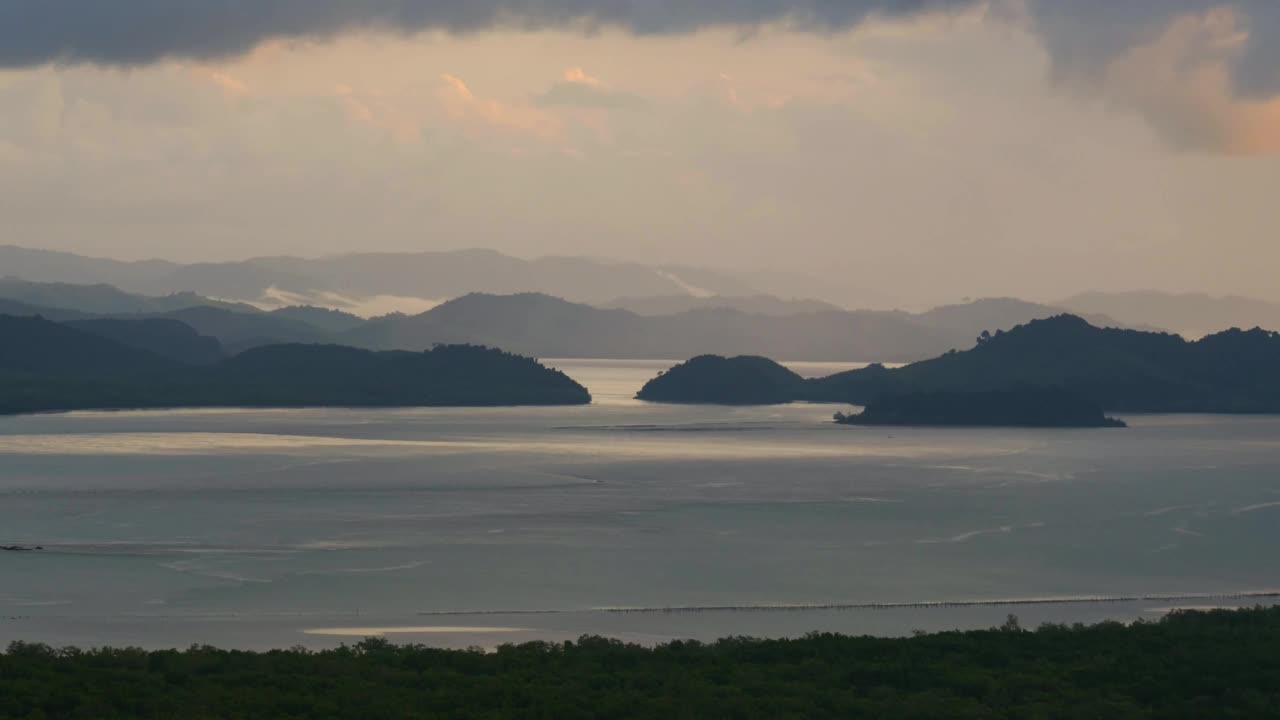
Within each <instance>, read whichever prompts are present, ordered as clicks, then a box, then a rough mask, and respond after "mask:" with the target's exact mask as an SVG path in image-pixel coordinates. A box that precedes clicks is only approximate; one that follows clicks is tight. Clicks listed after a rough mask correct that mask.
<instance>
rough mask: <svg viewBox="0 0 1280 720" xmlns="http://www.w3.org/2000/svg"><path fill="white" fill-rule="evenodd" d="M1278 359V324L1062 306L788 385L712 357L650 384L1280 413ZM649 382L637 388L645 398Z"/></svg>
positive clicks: (733, 395) (693, 392)
mask: <svg viewBox="0 0 1280 720" xmlns="http://www.w3.org/2000/svg"><path fill="white" fill-rule="evenodd" d="M757 360H762V359H757ZM765 362H767V361H765ZM1277 367H1280V333H1275V332H1270V331H1266V330H1261V329H1257V328H1255V329H1253V330H1238V329H1232V330H1226V331H1224V332H1220V333H1217V334H1215V335H1209V336H1207V337H1204V338H1201V339H1200V340H1197V341H1194V342H1192V341H1188V340H1185V339H1183V338H1182V337H1180V336H1177V335H1170V334H1166V333H1158V332H1141V331H1137V330H1117V329H1114V328H1099V327H1094V326H1093V325H1090V324H1089V323H1088V322H1086V321H1085V320H1083V319H1081V318H1078V317H1075V316H1072V315H1060V316H1057V317H1053V318H1048V319H1045V320H1033V321H1032V322H1029V323H1027V324H1025V325H1020V326H1018V327H1016V328H1014V329H1012V330H1010V331H1008V332H997V333H995V334H994V335H992V334H989V333H983V335H982V337H980V338H979V341H978V344H977V345H976V346H975V347H974V348H972V349H970V350H965V351H952V352H948V353H946V354H944V355H941V356H939V357H936V358H934V359H932V360H924V361H922V362H917V363H912V364H910V365H907V366H905V367H901V368H888V367H885V366H883V365H872V366H869V367H867V368H863V369H861V370H852V371H849V372H844V373H839V374H837V375H832V376H830V377H825V378H817V379H812V380H804V381H800V382H796V383H793V384H790V385H787V386H785V388H789V394H788V393H785V392H770V393H767V394H762V393H761V392H760V391H759V390H758V389H757V388H756V387H755V382H756V381H755V380H754V379H752V378H751V377H748V376H737V378H736V380H735V379H734V377H732V376H731V377H729V379H728V380H726V378H725V377H724V376H723V374H722V373H721V372H720V371H719V370H718V369H717V367H716V365H715V364H714V363H711V362H703V363H699V364H696V365H695V364H692V363H687V364H685V365H682V366H677V367H676V368H672V369H671V370H670V371H669V372H668V373H667V374H666V375H664V376H663V377H662V378H658V379H655V380H654V381H653V382H652V383H651V385H654V386H656V385H657V383H658V382H659V380H662V381H663V383H664V385H665V386H666V388H667V389H669V390H670V392H667V393H665V394H664V395H663V396H661V397H657V396H651V398H650V399H655V400H662V401H664V402H698V401H699V400H697V398H698V396H699V394H700V393H702V392H704V391H703V388H704V387H708V386H711V387H717V388H718V389H717V393H718V394H719V395H721V396H723V397H724V398H725V399H722V400H720V401H719V402H734V401H737V402H743V403H747V402H768V403H773V402H790V401H802V400H810V401H816V402H840V403H850V404H853V405H869V404H872V403H874V402H876V401H877V400H879V399H880V398H885V397H889V396H902V395H913V394H919V393H985V392H992V391H1009V390H1024V389H1027V388H1040V389H1049V388H1055V389H1061V390H1065V391H1068V392H1071V393H1074V394H1076V395H1079V396H1080V397H1082V398H1084V399H1087V400H1088V401H1090V402H1092V403H1095V404H1097V405H1098V406H1100V407H1102V408H1103V409H1105V410H1108V411H1114V412H1150V413H1167V412H1172V413H1185V412H1206V413H1278V412H1280V373H1277V372H1276V368H1277ZM677 370H679V371H680V373H679V375H678V376H676V372H677ZM673 376H675V377H673ZM676 379H678V380H679V382H678V383H676V382H674V380H676ZM729 381H734V382H733V384H732V385H730V384H729ZM785 388H784V389H785ZM649 389H650V388H649V386H646V390H645V391H642V392H641V394H640V397H641V398H646V395H649V393H648V392H647V391H648V390H649ZM784 395H785V399H782V400H779V399H778V398H779V397H781V396H784ZM759 397H763V400H756V399H755V398H759Z"/></svg>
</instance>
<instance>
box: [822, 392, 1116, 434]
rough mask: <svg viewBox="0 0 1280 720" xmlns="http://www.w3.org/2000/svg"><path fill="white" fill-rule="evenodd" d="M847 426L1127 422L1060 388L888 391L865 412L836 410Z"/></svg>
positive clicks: (838, 419) (1078, 425)
mask: <svg viewBox="0 0 1280 720" xmlns="http://www.w3.org/2000/svg"><path fill="white" fill-rule="evenodd" d="M835 420H836V422H837V423H840V424H842V425H937V426H958V427H1045V428H1048V427H1060V428H1069V427H1075V428H1103V427H1113V428H1114V427H1125V424H1124V422H1123V421H1121V420H1116V419H1115V418H1109V417H1107V416H1106V415H1105V414H1104V413H1103V412H1102V408H1100V407H1098V404H1097V403H1095V402H1092V401H1090V400H1088V399H1086V398H1084V397H1082V396H1080V395H1078V394H1076V393H1071V392H1067V391H1066V390H1058V389H1036V388H1025V389H1019V390H990V391H987V392H971V393H965V392H959V393H947V392H933V393H911V394H906V395H886V396H883V397H880V398H878V399H876V400H874V401H872V402H871V404H869V405H867V407H866V409H864V410H863V411H862V412H861V413H859V414H856V415H845V414H843V413H836V417H835Z"/></svg>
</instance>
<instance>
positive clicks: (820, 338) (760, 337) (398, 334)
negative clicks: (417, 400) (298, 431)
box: [340, 293, 972, 361]
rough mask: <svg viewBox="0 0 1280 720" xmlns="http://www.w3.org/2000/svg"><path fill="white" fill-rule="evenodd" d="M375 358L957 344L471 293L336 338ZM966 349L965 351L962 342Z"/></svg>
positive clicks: (876, 325)
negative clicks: (435, 352)
mask: <svg viewBox="0 0 1280 720" xmlns="http://www.w3.org/2000/svg"><path fill="white" fill-rule="evenodd" d="M340 338H341V340H342V341H343V342H346V343H349V344H352V345H358V346H361V347H369V348H374V349H393V348H399V347H415V346H417V347H421V346H424V345H429V344H431V343H459V342H469V343H480V344H486V345H498V346H501V347H505V348H510V349H511V350H512V351H516V352H520V353H524V354H527V355H533V356H536V357H586V358H654V357H692V356H695V355H701V354H706V353H714V354H717V355H725V356H733V355H745V354H756V353H759V354H768V355H771V356H774V357H778V358H782V359H788V360H808V359H826V360H848V361H858V360H864V359H866V358H869V357H874V358H883V359H885V360H890V361H893V360H908V359H916V358H920V357H927V356H929V355H931V354H936V353H938V352H942V351H944V350H946V349H947V348H950V347H954V346H955V342H959V341H960V338H958V337H956V336H954V334H947V333H942V332H939V331H937V330H934V329H930V328H925V327H922V326H920V325H918V324H916V323H913V322H912V321H911V320H910V316H907V315H906V314H904V313H897V312H845V311H824V312H813V313H804V314H800V315H791V316H786V317H775V316H769V315H757V314H750V313H744V312H741V311H738V310H731V309H701V310H691V311H687V312H682V313H678V314H675V315H663V316H655V317H642V316H640V315H637V314H635V313H632V312H629V311H626V310H606V309H600V308H595V307H591V306H589V305H581V304H577V303H571V302H567V301H565V300H561V299H558V298H553V297H550V296H547V295H540V294H536V293H532V294H524V295H485V294H480V293H473V294H471V295H466V296H463V297H461V298H457V299H456V300H452V301H450V302H447V303H444V304H443V305H440V306H439V307H436V308H434V309H432V310H430V311H428V312H425V313H422V314H420V315H413V316H404V315H396V316H389V317H386V318H379V319H375V320H371V321H369V322H368V323H366V324H364V325H362V326H360V327H358V328H355V329H354V330H351V331H349V332H347V333H344V334H342V335H341V336H340ZM966 342H972V338H968V339H967V340H966Z"/></svg>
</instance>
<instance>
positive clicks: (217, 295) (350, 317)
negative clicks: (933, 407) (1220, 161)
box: [0, 246, 1280, 362]
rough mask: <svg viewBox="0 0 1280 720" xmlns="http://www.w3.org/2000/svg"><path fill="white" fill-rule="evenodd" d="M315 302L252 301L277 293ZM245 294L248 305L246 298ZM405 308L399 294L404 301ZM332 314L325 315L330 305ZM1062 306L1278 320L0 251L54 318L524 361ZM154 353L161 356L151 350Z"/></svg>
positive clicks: (597, 273)
mask: <svg viewBox="0 0 1280 720" xmlns="http://www.w3.org/2000/svg"><path fill="white" fill-rule="evenodd" d="M372 298H383V299H386V298H391V299H395V298H401V299H407V300H413V301H415V302H417V303H420V304H421V305H426V306H430V309H428V310H426V311H425V312H414V313H412V314H402V313H391V314H387V315H380V316H377V317H372V318H369V319H366V318H365V317H361V316H360V315H358V314H356V313H354V312H349V311H347V310H343V309H340V308H347V309H348V310H349V309H355V308H359V307H362V306H363V304H365V303H366V302H367V301H369V300H370V299H372ZM299 299H301V300H303V301H304V302H305V301H307V300H314V304H293V305H287V306H285V307H275V308H274V309H266V308H267V307H272V306H273V304H278V303H280V302H282V301H283V300H294V301H297V300H299ZM254 303H258V304H254ZM411 306H412V303H411ZM335 308H338V309H335ZM1064 312H1072V313H1074V314H1078V315H1080V316H1081V317H1083V318H1084V319H1086V320H1087V321H1089V322H1090V323H1092V324H1094V325H1096V326H1099V327H1127V328H1136V329H1146V330H1150V329H1163V330H1177V331H1182V332H1185V333H1186V334H1188V335H1189V336H1193V337H1195V336H1199V335H1203V334H1206V333H1208V332H1213V331H1218V330H1221V329H1225V328H1227V327H1232V326H1239V327H1244V328H1248V327H1254V326H1262V327H1280V306H1276V305H1273V304H1270V303H1266V302H1263V301H1258V300H1250V299H1246V298H1220V299H1219V298H1211V297H1207V296H1196V295H1181V296H1172V295H1165V294H1161V293H1152V292H1146V293H1136V292H1135V293H1121V294H1103V293H1086V294H1081V295H1078V296H1075V297H1073V298H1070V299H1068V300H1066V301H1063V302H1061V303H1053V304H1044V303H1035V302H1027V301H1024V300H1019V299H1016V298H987V299H980V300H975V301H969V302H964V303H957V304H954V305H946V306H942V307H937V308H934V309H931V310H928V311H925V312H920V313H910V312H905V311H900V310H846V309H843V308H840V307H838V306H836V305H834V304H831V303H828V302H824V301H822V300H820V299H783V298H778V297H774V296H771V295H767V294H763V293H759V292H757V291H755V289H754V288H752V287H751V286H750V285H749V284H748V283H746V282H745V281H743V280H740V279H738V278H736V277H733V276H731V275H729V274H725V273H718V272H715V271H709V270H699V269H696V268H671V267H650V266H644V265H639V264H635V263H610V262H605V261H600V260H592V259H586V258H545V259H541V260H521V259H518V258H512V257H508V256H505V255H501V254H499V253H496V252H492V251H484V250H477V251H463V252H440V253H419V254H359V255H344V256H334V257H327V258H318V259H301V258H286V257H276V258H257V259H251V260H246V261H243V262H232V263H204V264H192V265H182V264H177V263H171V262H167V261H158V260H156V261H144V262H122V261H117V260H108V259H100V258H88V257H83V256H78V255H72V254H67V253H54V252H48V251H43V250H32V249H26V248H18V247H13V246H0V314H10V315H18V316H30V315H37V314H38V315H42V316H43V317H45V318H47V319H50V320H55V321H61V322H73V321H87V320H91V319H110V318H115V319H122V318H127V319H131V320H143V319H149V320H165V321H171V322H175V321H176V322H177V323H181V324H182V325H184V326H186V327H187V328H189V329H190V331H191V333H193V334H194V335H195V336H204V337H206V338H211V339H214V340H216V341H217V342H218V343H219V346H220V352H221V353H223V354H225V355H234V354H236V353H239V352H242V351H244V350H247V349H250V348H254V347H260V346H264V345H272V344H279V343H303V344H315V343H335V342H336V343H341V344H345V345H351V346H354V347H361V348H368V349H375V350H398V349H408V350H421V349H423V348H426V347H430V346H432V345H434V344H454V343H471V344H482V345H488V346H493V347H500V348H502V349H504V350H508V351H510V352H517V353H522V354H526V355H531V356H535V357H583V358H623V359H627V358H631V359H641V358H643V359H678V358H685V357H692V356H695V355H700V354H707V353H712V354H722V355H742V354H760V355H768V356H771V357H775V358H777V359H781V360H827V361H849V362H873V361H875V362H909V361H914V360H920V359H924V358H928V357H933V356H936V355H939V354H942V353H945V352H947V351H948V350H951V349H965V348H968V347H971V346H972V345H973V344H974V342H975V338H976V337H977V336H978V335H979V334H981V333H982V332H983V331H990V332H995V331H998V330H1004V329H1009V328H1013V327H1015V326H1017V325H1021V324H1024V323H1027V322H1029V321H1031V320H1035V319H1040V318H1046V317H1052V316H1054V315H1059V314H1062V313H1064ZM164 327H166V326H164V325H160V324H153V325H149V326H137V327H129V328H125V327H123V326H119V325H112V324H104V325H101V328H102V332H108V331H109V332H110V333H111V335H110V336H111V337H115V338H118V339H121V340H122V341H123V342H126V344H136V343H143V341H146V343H150V344H149V345H148V344H143V345H139V346H141V347H145V349H148V350H150V351H153V352H154V351H159V350H160V349H161V348H158V347H157V346H156V345H155V343H156V342H160V343H161V344H164V343H166V342H169V341H170V340H172V342H174V343H175V347H174V348H173V350H172V351H171V352H170V353H169V354H170V355H174V354H176V355H177V356H181V357H195V356H202V355H203V356H207V355H208V353H209V350H208V346H207V345H206V346H205V347H204V349H198V348H197V349H193V348H190V347H186V346H185V343H187V342H188V341H189V338H186V339H183V337H182V334H181V333H174V332H173V329H172V328H171V327H170V330H169V332H168V333H166V332H162V331H161V328H164ZM161 354H166V353H164V352H161Z"/></svg>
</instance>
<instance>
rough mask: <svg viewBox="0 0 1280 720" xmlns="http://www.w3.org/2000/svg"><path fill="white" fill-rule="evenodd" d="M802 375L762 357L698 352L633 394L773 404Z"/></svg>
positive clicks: (797, 387)
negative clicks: (700, 353) (701, 353)
mask: <svg viewBox="0 0 1280 720" xmlns="http://www.w3.org/2000/svg"><path fill="white" fill-rule="evenodd" d="M803 386H804V379H803V378H801V377H800V376H799V375H797V374H795V373H794V372H792V371H790V370H788V369H787V368H785V367H783V366H782V365H779V364H778V363H776V362H774V361H772V360H770V359H768V358H762V357H754V356H739V357H732V358H726V357H721V356H719V355H700V356H698V357H695V358H693V359H692V360H689V361H688V362H684V363H681V364H679V365H676V366H675V367H673V368H671V369H670V370H668V371H666V372H664V373H662V374H660V375H659V376H658V377H656V378H654V379H652V380H650V381H649V382H647V383H645V385H644V387H643V388H641V389H640V392H639V393H637V394H636V397H637V398H638V399H640V400H650V401H653V402H667V403H700V404H709V405H773V404H778V403H787V402H791V401H792V400H793V399H795V397H796V394H797V393H799V392H801V390H802V388H803Z"/></svg>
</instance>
